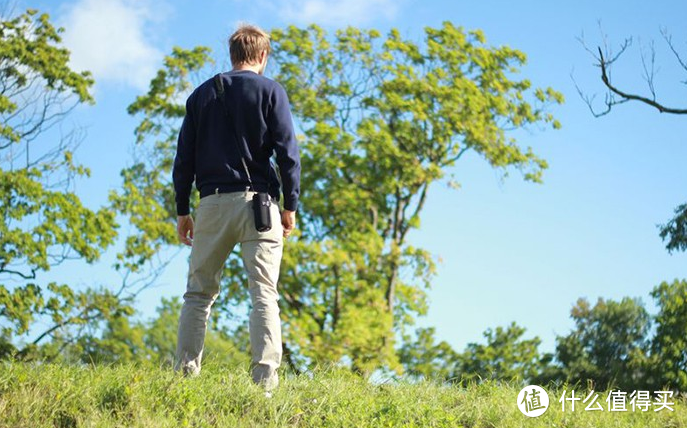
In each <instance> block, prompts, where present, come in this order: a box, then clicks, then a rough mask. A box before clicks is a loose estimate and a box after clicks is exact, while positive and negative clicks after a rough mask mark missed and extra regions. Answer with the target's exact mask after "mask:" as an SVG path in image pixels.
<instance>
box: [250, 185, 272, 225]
mask: <svg viewBox="0 0 687 428" xmlns="http://www.w3.org/2000/svg"><path fill="white" fill-rule="evenodd" d="M271 205H272V201H271V199H270V194H269V193H267V192H258V193H256V194H255V195H253V215H254V216H255V228H256V229H257V230H258V232H267V231H268V230H270V229H272V216H271V215H270V211H271V210H270V206H271Z"/></svg>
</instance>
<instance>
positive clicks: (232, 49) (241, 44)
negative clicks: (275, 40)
mask: <svg viewBox="0 0 687 428" xmlns="http://www.w3.org/2000/svg"><path fill="white" fill-rule="evenodd" d="M271 50H272V49H271V47H270V35H269V34H267V33H266V32H264V31H263V30H262V29H260V28H259V27H256V26H255V25H247V24H244V25H241V26H240V27H239V28H238V30H236V32H234V34H232V35H231V37H229V54H230V56H231V64H232V65H234V66H236V65H239V64H255V63H258V62H259V61H260V54H261V53H262V51H267V54H268V55H269V54H270V52H271Z"/></svg>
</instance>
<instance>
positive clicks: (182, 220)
mask: <svg viewBox="0 0 687 428" xmlns="http://www.w3.org/2000/svg"><path fill="white" fill-rule="evenodd" d="M177 233H178V234H179V239H180V240H181V242H183V243H184V244H186V245H188V246H191V244H192V243H193V217H191V215H190V214H187V215H180V216H177Z"/></svg>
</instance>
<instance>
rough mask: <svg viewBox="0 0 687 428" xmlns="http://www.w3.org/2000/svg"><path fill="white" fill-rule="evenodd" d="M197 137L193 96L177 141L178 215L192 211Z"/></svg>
mask: <svg viewBox="0 0 687 428" xmlns="http://www.w3.org/2000/svg"><path fill="white" fill-rule="evenodd" d="M195 138H196V132H195V128H194V125H193V117H192V116H191V97H189V98H188V100H187V101H186V115H185V116H184V121H183V123H182V125H181V130H180V131H179V139H178V142H177V152H176V157H175V158H174V167H173V170H172V180H173V182H174V192H175V201H176V205H177V215H180V216H181V215H186V214H189V213H190V207H189V198H190V197H191V189H192V186H193V180H194V178H195V175H196V171H195V156H196V154H195V145H196V142H195Z"/></svg>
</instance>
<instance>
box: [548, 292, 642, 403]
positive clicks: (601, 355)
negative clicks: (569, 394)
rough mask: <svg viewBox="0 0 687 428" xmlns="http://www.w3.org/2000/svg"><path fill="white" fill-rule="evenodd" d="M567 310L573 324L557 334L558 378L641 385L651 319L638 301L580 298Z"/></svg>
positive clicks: (608, 384) (604, 386) (618, 385)
mask: <svg viewBox="0 0 687 428" xmlns="http://www.w3.org/2000/svg"><path fill="white" fill-rule="evenodd" d="M570 314H571V317H572V318H573V320H574V321H575V329H574V330H573V331H572V332H571V333H570V334H568V335H567V336H562V337H557V338H556V360H557V361H558V363H559V364H560V366H559V370H560V371H559V374H558V377H559V378H560V379H564V380H566V381H568V382H579V383H581V384H583V385H586V384H587V382H588V381H591V382H592V383H593V386H594V388H595V389H597V390H604V389H609V388H620V389H628V388H629V389H637V388H640V387H642V386H644V385H645V383H646V379H647V377H646V363H647V356H648V343H647V342H648V340H647V334H648V331H649V327H650V324H651V319H650V317H649V314H648V313H647V312H646V310H645V309H644V306H643V305H642V304H641V302H640V301H639V300H637V299H631V298H628V297H625V298H623V299H622V300H621V301H619V302H616V301H613V300H604V299H599V300H598V301H597V303H596V304H595V305H594V306H591V305H590V304H589V302H588V301H587V300H586V299H579V300H578V301H577V304H576V305H575V306H574V307H573V308H572V310H571V313H570Z"/></svg>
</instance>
